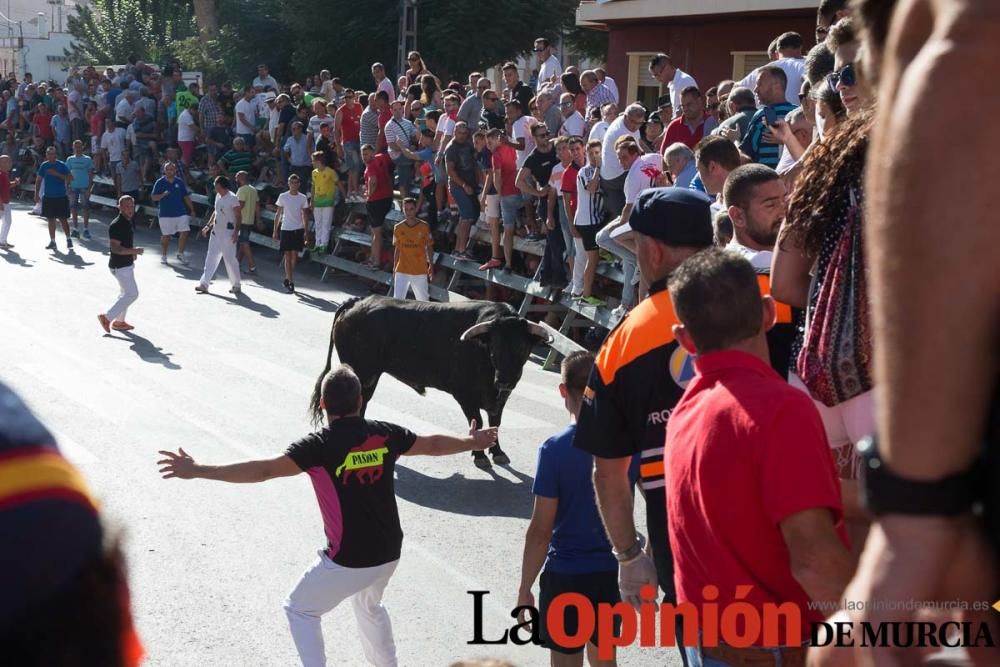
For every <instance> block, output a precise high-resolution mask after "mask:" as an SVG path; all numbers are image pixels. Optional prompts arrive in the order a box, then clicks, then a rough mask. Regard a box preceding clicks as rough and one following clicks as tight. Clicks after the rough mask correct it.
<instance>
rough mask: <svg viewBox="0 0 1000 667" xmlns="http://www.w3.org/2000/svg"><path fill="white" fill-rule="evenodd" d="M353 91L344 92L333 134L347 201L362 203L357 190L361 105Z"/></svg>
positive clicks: (359, 168)
mask: <svg viewBox="0 0 1000 667" xmlns="http://www.w3.org/2000/svg"><path fill="white" fill-rule="evenodd" d="M354 100H355V98H354V91H353V90H351V89H350V88H348V89H346V90H344V103H343V104H342V105H341V107H340V108H339V109H337V115H336V116H334V121H333V133H334V138H335V140H336V142H337V146H338V147H339V150H340V157H341V159H343V161H344V168H345V169H346V170H347V201H348V202H357V201H363V199H362V198H361V197H360V191H359V189H358V177H359V176H360V175H361V168H362V165H361V112H362V109H361V105H360V104H357V103H356V102H355V101H354Z"/></svg>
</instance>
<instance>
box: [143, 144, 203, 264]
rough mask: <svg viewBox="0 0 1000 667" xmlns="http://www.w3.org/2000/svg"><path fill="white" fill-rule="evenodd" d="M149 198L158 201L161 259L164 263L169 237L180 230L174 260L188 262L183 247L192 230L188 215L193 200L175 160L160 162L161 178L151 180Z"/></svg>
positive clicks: (189, 214) (191, 213)
mask: <svg viewBox="0 0 1000 667" xmlns="http://www.w3.org/2000/svg"><path fill="white" fill-rule="evenodd" d="M149 198H150V199H152V200H153V201H154V202H156V203H157V204H159V207H160V208H159V220H160V250H161V251H162V256H161V257H160V263H162V264H166V263H167V251H168V250H169V248H170V237H171V236H173V235H174V234H179V235H180V238H179V239H178V240H177V261H178V262H180V263H181V264H187V263H188V260H187V258H186V257H185V256H184V248H185V247H186V246H187V241H188V234H189V233H190V232H191V216H193V215H194V204H192V203H191V195H190V193H189V192H188V189H187V186H186V185H184V181H183V179H180V178H178V177H177V163H175V162H167V163H166V164H165V165H163V178H159V179H157V181H156V183H153V189H152V191H151V192H150V194H149Z"/></svg>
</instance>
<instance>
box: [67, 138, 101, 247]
mask: <svg viewBox="0 0 1000 667" xmlns="http://www.w3.org/2000/svg"><path fill="white" fill-rule="evenodd" d="M66 166H67V167H69V171H70V173H71V174H72V175H73V180H72V181H71V182H70V184H69V195H70V202H69V208H70V211H72V212H73V232H72V236H73V238H79V236H80V226H79V218H78V217H77V216H78V215H79V213H80V208H81V207H82V208H83V238H85V239H88V240H89V239H90V188H91V187H92V186H93V184H94V161H93V160H91V159H90V156H89V155H84V154H83V142H82V141H80V140H79V139H77V140H76V141H74V142H73V154H72V155H70V156H69V157H68V158H66Z"/></svg>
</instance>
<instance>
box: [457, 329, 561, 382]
mask: <svg viewBox="0 0 1000 667" xmlns="http://www.w3.org/2000/svg"><path fill="white" fill-rule="evenodd" d="M459 340H462V341H473V342H475V343H477V344H480V345H483V346H484V347H486V348H487V350H488V351H489V354H490V362H491V363H492V364H493V381H494V383H495V384H496V387H497V389H498V390H499V391H501V392H509V391H512V390H513V389H514V386H515V385H517V383H518V380H520V379H521V370H522V369H523V368H524V363H525V362H526V361H528V356H529V355H531V348H532V346H534V345H535V343H537V342H538V341H539V340H542V341H543V342H545V344H546V345H548V344H550V343H552V336H550V335H549V333H548V332H547V331H546V330H545V329H544V328H542V327H541V326H539V325H538V324H535V323H534V322H530V321H528V320H526V319H524V318H523V317H517V316H515V315H510V316H504V317H498V318H496V319H493V320H488V321H486V322H480V323H479V324H476V325H473V326H471V327H469V328H468V329H466V330H465V331H464V332H463V333H462V335H461V337H460V339H459Z"/></svg>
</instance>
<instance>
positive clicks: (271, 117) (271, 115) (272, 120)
mask: <svg viewBox="0 0 1000 667" xmlns="http://www.w3.org/2000/svg"><path fill="white" fill-rule="evenodd" d="M267 113H268V116H267V133H268V134H269V135H271V136H272V137H273V136H274V131H275V130H277V129H278V125H279V124H280V121H281V111H280V110H279V109H278V105H277V104H275V105H274V108H273V109H268V110H267Z"/></svg>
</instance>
